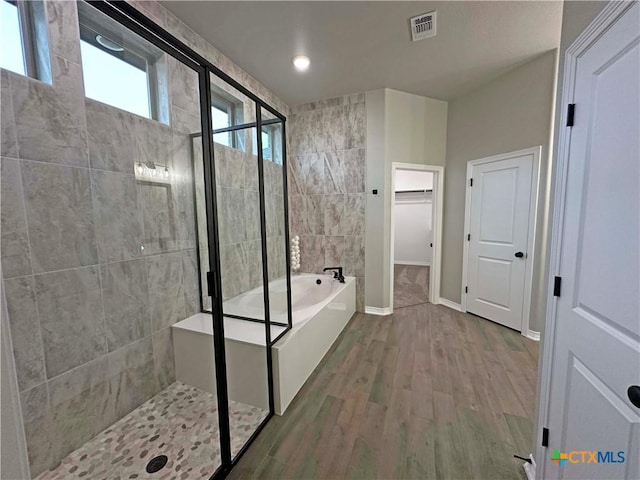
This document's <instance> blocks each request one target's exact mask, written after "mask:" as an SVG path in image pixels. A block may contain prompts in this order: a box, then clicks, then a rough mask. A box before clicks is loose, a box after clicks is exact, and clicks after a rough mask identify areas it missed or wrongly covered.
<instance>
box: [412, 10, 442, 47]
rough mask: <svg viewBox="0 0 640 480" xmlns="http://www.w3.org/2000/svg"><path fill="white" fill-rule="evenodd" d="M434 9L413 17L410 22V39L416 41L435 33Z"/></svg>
mask: <svg viewBox="0 0 640 480" xmlns="http://www.w3.org/2000/svg"><path fill="white" fill-rule="evenodd" d="M436 13H437V12H436V11H435V10H434V11H433V12H428V13H423V14H422V15H418V16H417V17H413V18H412V19H411V20H410V22H411V40H412V41H414V42H417V41H418V40H424V39H425V38H429V37H435V35H436Z"/></svg>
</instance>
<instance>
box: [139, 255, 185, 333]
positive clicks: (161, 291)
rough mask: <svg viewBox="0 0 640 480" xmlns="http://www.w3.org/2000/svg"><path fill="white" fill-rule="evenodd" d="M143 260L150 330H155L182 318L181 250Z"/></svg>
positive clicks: (182, 272)
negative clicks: (147, 289)
mask: <svg viewBox="0 0 640 480" xmlns="http://www.w3.org/2000/svg"><path fill="white" fill-rule="evenodd" d="M146 261H147V282H148V285H149V312H150V315H151V326H152V329H151V331H152V332H157V331H158V330H162V329H163V328H166V327H169V326H171V325H173V324H174V323H176V322H179V321H180V320H184V319H185V318H186V316H185V290H184V271H183V266H182V253H181V252H176V253H165V254H161V255H154V256H152V257H148V258H147V259H146Z"/></svg>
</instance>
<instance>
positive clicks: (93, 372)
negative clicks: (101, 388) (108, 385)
mask: <svg viewBox="0 0 640 480" xmlns="http://www.w3.org/2000/svg"><path fill="white" fill-rule="evenodd" d="M107 358H108V357H107V356H106V355H104V356H102V357H99V358H96V359H95V360H92V361H90V362H87V363H85V364H83V365H80V366H79V367H76V368H74V369H71V370H69V371H68V372H65V373H63V374H61V375H58V376H57V377H54V378H52V379H51V380H49V381H48V382H47V385H48V390H49V399H50V400H49V401H50V403H51V406H53V407H55V406H56V405H59V404H61V403H62V402H66V401H68V400H71V399H72V398H73V397H77V396H78V395H81V394H82V392H85V391H87V390H90V389H92V388H95V387H96V386H97V385H99V384H100V383H102V382H105V381H107V380H108V379H109V368H108V361H107Z"/></svg>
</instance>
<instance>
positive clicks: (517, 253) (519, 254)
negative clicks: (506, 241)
mask: <svg viewBox="0 0 640 480" xmlns="http://www.w3.org/2000/svg"><path fill="white" fill-rule="evenodd" d="M522 257H524V253H522V252H516V258H522Z"/></svg>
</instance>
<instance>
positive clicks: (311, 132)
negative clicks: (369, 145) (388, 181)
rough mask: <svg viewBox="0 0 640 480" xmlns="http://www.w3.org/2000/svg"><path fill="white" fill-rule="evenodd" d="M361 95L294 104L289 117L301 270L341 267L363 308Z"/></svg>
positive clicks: (294, 231) (293, 223)
mask: <svg viewBox="0 0 640 480" xmlns="http://www.w3.org/2000/svg"><path fill="white" fill-rule="evenodd" d="M365 146H366V109H365V95H364V93H362V94H355V95H348V96H344V97H339V98H333V99H329V100H323V101H321V102H314V103H308V104H304V105H300V106H297V107H294V108H293V109H292V112H291V115H290V116H289V167H288V168H289V170H288V181H289V192H288V193H289V215H290V231H291V236H292V237H293V236H294V235H300V255H301V268H300V270H301V271H302V272H312V273H320V272H322V269H323V268H324V267H325V266H329V267H333V266H343V267H344V274H345V275H350V276H355V277H356V279H357V280H356V282H357V283H356V308H357V310H358V311H363V310H364V268H365V265H364V247H365V220H366V219H365V205H366V201H365V200H366V198H365V179H366V177H365V175H366V172H365Z"/></svg>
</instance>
